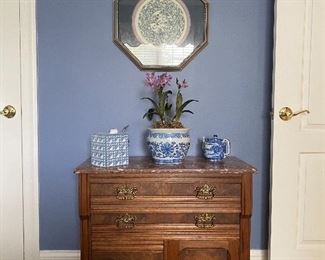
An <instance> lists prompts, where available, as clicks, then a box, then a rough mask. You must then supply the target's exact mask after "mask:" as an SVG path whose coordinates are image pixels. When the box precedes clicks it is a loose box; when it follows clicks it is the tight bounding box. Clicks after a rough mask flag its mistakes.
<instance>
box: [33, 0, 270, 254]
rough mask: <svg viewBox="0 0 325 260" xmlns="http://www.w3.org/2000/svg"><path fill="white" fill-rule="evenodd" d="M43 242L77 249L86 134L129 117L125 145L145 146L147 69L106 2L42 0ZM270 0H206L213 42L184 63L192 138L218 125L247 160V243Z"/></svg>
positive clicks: (261, 195)
mask: <svg viewBox="0 0 325 260" xmlns="http://www.w3.org/2000/svg"><path fill="white" fill-rule="evenodd" d="M37 26H38V66H39V99H38V101H39V146H40V147H39V152H40V157H39V159H40V239H41V241H40V242H41V249H43V250H45V249H48V250H50V249H56V250H59V249H62V250H63V249H71V250H73V249H78V248H79V220H78V208H77V205H78V203H77V201H78V199H77V178H76V176H74V174H73V170H74V168H75V167H76V166H77V165H78V164H80V163H81V162H82V161H84V160H85V159H86V158H87V157H88V156H89V137H90V134H92V133H95V132H98V131H103V130H106V129H109V128H112V127H116V128H122V127H123V126H125V125H126V124H129V125H130V128H129V133H130V140H131V143H130V154H131V155H143V154H145V153H146V150H145V147H144V140H143V136H144V132H145V130H146V128H147V127H148V126H149V123H148V122H147V121H145V120H143V119H142V115H143V113H144V112H145V110H146V109H147V108H148V103H146V102H144V101H141V100H140V97H142V96H144V95H149V94H150V93H149V90H148V89H145V87H144V86H143V78H144V73H143V72H141V71H139V70H138V69H137V68H136V67H135V65H133V63H131V62H130V61H129V60H128V58H127V57H126V56H125V55H124V54H123V53H122V52H121V51H120V50H119V49H118V48H117V47H116V46H115V45H114V44H113V42H112V1H110V0H87V1H86V0H38V2H37ZM272 33H273V0H211V1H210V35H209V45H208V47H207V48H206V49H204V50H203V51H202V52H201V53H200V54H199V56H197V57H196V58H195V59H194V60H193V61H192V62H191V63H190V64H189V65H188V66H187V67H186V68H185V69H184V70H183V71H182V72H179V73H173V76H175V77H176V76H178V77H180V78H182V79H183V78H186V79H187V81H188V82H189V84H190V87H189V88H188V89H186V91H184V92H183V94H184V96H185V98H196V99H199V100H200V102H199V103H194V104H192V105H191V109H192V110H193V111H194V112H195V115H189V116H187V117H185V119H184V123H185V125H186V126H188V127H190V128H191V129H192V130H191V136H192V147H191V149H190V154H191V155H199V154H200V151H199V149H198V139H199V138H200V137H202V136H207V135H212V134H214V133H218V134H219V135H220V136H222V137H227V138H229V139H230V140H231V141H232V154H233V155H235V156H238V157H240V158H241V159H243V160H245V161H247V162H249V163H251V164H253V165H254V166H256V167H257V169H258V172H259V174H258V175H257V176H255V177H254V213H253V220H252V247H253V248H255V249H262V248H266V247H267V236H268V234H267V233H268V229H267V226H268V190H269V181H268V179H269V142H270V141H269V139H270V123H269V121H270V118H269V111H270V104H271V85H272V82H271V81H272V75H271V73H272V48H273V46H272V42H273V38H272Z"/></svg>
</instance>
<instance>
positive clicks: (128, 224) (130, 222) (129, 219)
mask: <svg viewBox="0 0 325 260" xmlns="http://www.w3.org/2000/svg"><path fill="white" fill-rule="evenodd" d="M136 220H137V217H136V216H132V215H129V214H128V213H126V214H124V215H121V216H118V217H117V218H116V220H115V223H116V226H117V227H118V228H119V229H132V228H134V226H135V221H136Z"/></svg>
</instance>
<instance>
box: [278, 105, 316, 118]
mask: <svg viewBox="0 0 325 260" xmlns="http://www.w3.org/2000/svg"><path fill="white" fill-rule="evenodd" d="M302 113H307V114H309V113H310V112H309V110H307V109H305V110H302V111H299V112H296V113H294V112H293V111H292V109H291V108H290V107H283V108H281V109H280V111H279V117H280V118H281V119H282V120H283V121H289V120H290V119H291V118H293V117H294V116H297V115H300V114H302Z"/></svg>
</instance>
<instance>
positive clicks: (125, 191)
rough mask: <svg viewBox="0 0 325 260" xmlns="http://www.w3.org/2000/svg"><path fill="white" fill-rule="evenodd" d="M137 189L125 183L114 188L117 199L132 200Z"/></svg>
mask: <svg viewBox="0 0 325 260" xmlns="http://www.w3.org/2000/svg"><path fill="white" fill-rule="evenodd" d="M137 191H138V189H137V188H136V187H128V186H127V185H124V186H121V187H117V188H116V198H117V199H119V200H133V199H134V198H135V194H136V193H137Z"/></svg>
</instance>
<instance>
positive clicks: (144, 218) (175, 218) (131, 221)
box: [90, 213, 240, 230]
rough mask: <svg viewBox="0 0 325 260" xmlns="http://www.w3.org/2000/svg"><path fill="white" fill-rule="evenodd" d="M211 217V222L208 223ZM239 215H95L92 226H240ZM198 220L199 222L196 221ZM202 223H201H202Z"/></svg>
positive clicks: (124, 227)
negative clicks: (205, 224)
mask: <svg viewBox="0 0 325 260" xmlns="http://www.w3.org/2000/svg"><path fill="white" fill-rule="evenodd" d="M210 216H211V220H210V222H209V221H208V219H209V217H210ZM239 219H240V217H239V214H223V213H179V214H177V213H174V214H169V213H165V214H164V213H159V214H155V213H151V214H150V213H136V214H134V213H112V214H93V215H92V216H91V218H90V221H91V225H109V226H113V227H114V228H116V229H120V230H123V229H133V228H135V227H137V226H138V225H139V226H141V227H143V226H144V225H155V224H157V225H159V224H175V225H177V224H187V225H192V226H194V225H195V224H196V222H198V223H203V222H204V221H206V223H212V224H239ZM196 220H197V221H196ZM200 221H201V222H200Z"/></svg>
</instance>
